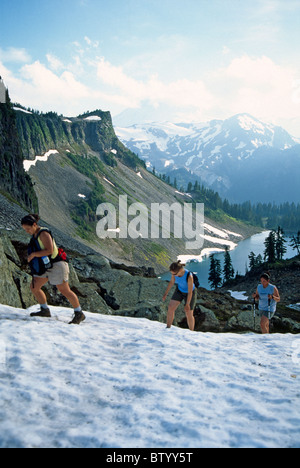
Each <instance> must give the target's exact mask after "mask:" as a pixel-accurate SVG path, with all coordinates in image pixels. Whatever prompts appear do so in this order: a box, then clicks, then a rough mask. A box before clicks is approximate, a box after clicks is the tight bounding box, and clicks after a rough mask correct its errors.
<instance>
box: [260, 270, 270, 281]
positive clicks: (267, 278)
mask: <svg viewBox="0 0 300 468" xmlns="http://www.w3.org/2000/svg"><path fill="white" fill-rule="evenodd" d="M262 278H263V279H265V280H267V281H270V279H271V275H270V272H269V271H267V272H265V273H263V274H262V275H261V276H260V279H262Z"/></svg>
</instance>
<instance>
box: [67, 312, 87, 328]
mask: <svg viewBox="0 0 300 468" xmlns="http://www.w3.org/2000/svg"><path fill="white" fill-rule="evenodd" d="M84 320H85V315H84V313H83V312H74V317H73V319H72V320H71V322H69V325H71V324H75V325H79V324H80V323H81V322H83V321H84Z"/></svg>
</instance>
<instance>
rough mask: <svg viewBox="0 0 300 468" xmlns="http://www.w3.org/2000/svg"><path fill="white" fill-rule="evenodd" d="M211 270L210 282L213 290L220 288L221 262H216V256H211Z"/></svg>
mask: <svg viewBox="0 0 300 468" xmlns="http://www.w3.org/2000/svg"><path fill="white" fill-rule="evenodd" d="M209 258H210V269H209V276H208V281H209V283H210V285H211V287H212V288H218V287H219V286H220V285H221V284H222V275H221V262H220V260H216V259H215V256H214V255H210V257H209Z"/></svg>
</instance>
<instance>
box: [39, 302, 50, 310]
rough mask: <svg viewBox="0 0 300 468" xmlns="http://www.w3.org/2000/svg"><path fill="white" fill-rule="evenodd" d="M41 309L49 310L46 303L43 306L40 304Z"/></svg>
mask: <svg viewBox="0 0 300 468" xmlns="http://www.w3.org/2000/svg"><path fill="white" fill-rule="evenodd" d="M40 306H41V309H49V307H48V304H47V302H45V304H40Z"/></svg>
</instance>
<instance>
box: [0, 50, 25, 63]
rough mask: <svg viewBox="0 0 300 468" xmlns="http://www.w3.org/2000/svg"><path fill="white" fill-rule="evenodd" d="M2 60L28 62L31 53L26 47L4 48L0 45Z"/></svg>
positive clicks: (0, 58)
mask: <svg viewBox="0 0 300 468" xmlns="http://www.w3.org/2000/svg"><path fill="white" fill-rule="evenodd" d="M0 60H1V61H2V62H3V63H12V62H15V63H26V62H28V61H30V55H29V54H28V52H27V51H26V50H25V49H17V48H15V47H9V48H8V49H5V50H4V49H2V48H1V47H0Z"/></svg>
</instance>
